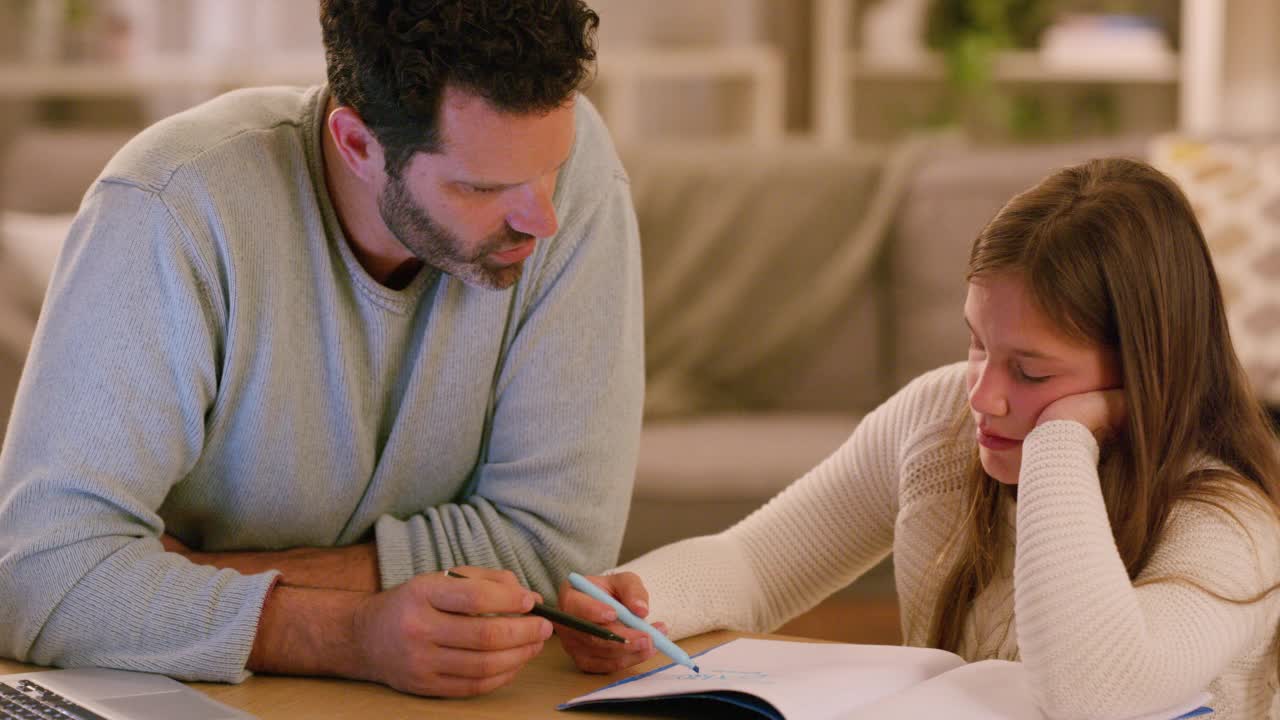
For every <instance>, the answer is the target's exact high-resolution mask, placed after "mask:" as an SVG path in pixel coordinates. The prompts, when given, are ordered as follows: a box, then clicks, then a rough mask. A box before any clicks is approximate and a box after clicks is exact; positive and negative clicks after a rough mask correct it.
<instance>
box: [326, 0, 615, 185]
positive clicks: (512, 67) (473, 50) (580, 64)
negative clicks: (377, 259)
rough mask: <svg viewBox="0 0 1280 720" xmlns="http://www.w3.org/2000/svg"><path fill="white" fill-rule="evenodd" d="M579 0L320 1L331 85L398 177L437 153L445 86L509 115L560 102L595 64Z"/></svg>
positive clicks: (588, 21) (591, 34) (592, 28)
mask: <svg viewBox="0 0 1280 720" xmlns="http://www.w3.org/2000/svg"><path fill="white" fill-rule="evenodd" d="M599 24H600V18H599V16H597V15H596V13H595V12H593V11H592V10H591V9H590V8H588V7H587V6H586V4H585V3H584V2H582V0H321V3H320V25H321V29H322V30H323V34H324V47H325V61H326V64H327V69H328V77H329V89H330V92H332V93H333V96H334V98H336V100H337V102H338V103H340V104H342V105H347V106H349V107H351V108H353V109H354V110H355V111H356V112H357V113H359V114H360V117H361V119H363V120H364V122H365V124H366V125H368V126H369V128H370V129H371V130H372V131H373V133H374V135H375V136H376V137H377V138H378V142H379V143H380V144H381V145H382V147H383V150H384V153H385V155H386V165H387V172H388V173H391V174H393V175H398V174H399V172H400V171H401V170H402V169H403V168H404V165H405V164H406V163H407V162H408V161H409V158H410V157H412V155H413V154H414V153H415V152H437V151H439V149H440V135H439V127H438V123H437V118H438V117H439V112H440V102H441V98H442V97H443V95H444V89H445V87H446V86H447V85H451V86H453V87H455V88H458V89H463V90H466V91H468V92H470V93H474V94H476V95H478V96H480V97H482V98H484V99H485V100H487V101H488V102H489V103H491V104H492V105H493V106H494V107H495V108H497V109H498V110H501V111H503V112H510V113H532V112H547V111H550V110H554V109H555V108H557V107H560V106H561V105H563V104H564V103H565V102H567V101H568V100H569V98H570V97H571V96H572V94H573V93H574V92H575V90H577V88H578V87H579V86H580V85H581V84H582V83H583V81H584V80H585V79H586V78H587V76H588V75H589V73H590V72H591V67H592V63H593V61H594V60H595V56H596V51H595V32H596V28H597V27H599Z"/></svg>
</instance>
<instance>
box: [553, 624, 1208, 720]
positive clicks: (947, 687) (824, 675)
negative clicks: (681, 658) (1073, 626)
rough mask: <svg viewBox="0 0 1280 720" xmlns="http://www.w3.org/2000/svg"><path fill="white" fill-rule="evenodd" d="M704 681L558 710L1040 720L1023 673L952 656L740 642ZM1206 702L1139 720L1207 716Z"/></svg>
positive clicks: (664, 682) (635, 685) (708, 656)
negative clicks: (622, 707)
mask: <svg viewBox="0 0 1280 720" xmlns="http://www.w3.org/2000/svg"><path fill="white" fill-rule="evenodd" d="M697 663H698V665H699V670H701V672H698V673H694V672H693V671H692V670H689V669H688V668H685V667H681V666H679V665H668V666H666V667H663V668H659V669H657V670H654V671H652V672H648V673H645V674H643V675H637V676H634V677H630V678H627V679H625V680H622V681H619V682H616V683H614V684H612V685H608V686H606V687H603V688H601V689H599V690H596V691H594V692H590V693H587V694H586V695H583V696H581V697H578V698H574V699H573V700H570V701H569V702H567V703H565V704H563V705H561V706H560V707H559V709H561V710H567V709H571V708H576V707H583V706H591V707H592V709H593V710H602V709H605V708H603V707H601V704H605V703H610V704H624V703H625V704H628V705H636V704H640V703H644V704H646V705H654V709H655V710H656V709H658V708H657V705H658V704H661V705H665V706H669V707H667V708H664V709H666V710H675V711H676V712H677V713H679V712H680V711H681V710H682V709H685V708H687V710H688V715H689V717H703V716H704V715H705V714H707V713H709V712H712V708H711V707H709V704H710V705H719V706H721V707H720V708H718V709H717V710H716V712H715V714H716V716H717V717H719V716H721V715H723V714H724V710H726V709H730V708H733V707H736V708H739V709H740V713H738V714H739V715H740V716H741V717H752V718H758V717H766V718H775V719H777V720H783V719H784V718H785V719H786V720H826V719H828V718H829V719H831V720H836V719H837V718H839V719H840V720H868V719H869V718H906V717H946V718H948V720H979V719H981V720H990V719H992V718H995V719H997V720H999V719H1002V718H1007V719H1009V720H1014V719H1016V720H1023V719H1026V720H1039V719H1040V718H1043V717H1044V715H1043V713H1041V712H1040V709H1039V708H1038V707H1037V706H1036V703H1035V701H1034V700H1033V699H1032V695H1031V689H1030V688H1029V687H1028V685H1027V682H1026V678H1025V676H1024V674H1023V669H1022V665H1021V664H1020V663H1015V662H1007V661H1004V660H985V661H983V662H976V663H965V661H964V660H963V659H962V658H960V656H958V655H955V654H952V653H949V652H946V651H945V650H932V649H928V648H913V647H897V646H892V645H848V644H840V643H805V642H788V641H783V640H755V639H747V638H740V639H737V640H732V641H730V642H727V643H725V644H723V645H720V646H718V647H715V648H712V649H710V650H708V651H706V652H704V653H702V654H700V655H698V656H697ZM1209 698H1210V696H1209V695H1208V694H1207V693H1203V694H1199V696H1198V697H1194V698H1170V702H1173V701H1175V700H1185V702H1182V703H1180V704H1178V705H1175V706H1173V707H1170V708H1168V709H1167V710H1164V711H1161V712H1159V713H1155V714H1152V715H1146V716H1143V718H1142V719H1141V720H1170V719H1171V718H1184V717H1194V716H1198V715H1206V716H1207V715H1208V714H1209V713H1211V712H1212V711H1211V710H1210V709H1209V708H1207V707H1203V704H1204V703H1205V702H1207V701H1208V700H1209Z"/></svg>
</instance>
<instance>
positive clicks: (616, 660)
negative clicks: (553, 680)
mask: <svg viewBox="0 0 1280 720" xmlns="http://www.w3.org/2000/svg"><path fill="white" fill-rule="evenodd" d="M587 579H588V580H590V581H591V582H593V583H595V584H596V585H598V586H599V587H600V588H602V589H603V590H604V591H605V592H607V593H609V594H610V595H612V596H613V597H614V598H616V599H617V600H618V602H620V603H622V604H623V606H624V607H626V608H627V609H628V610H630V611H631V612H633V613H635V614H636V616H637V617H642V618H643V617H645V616H647V615H648V614H649V591H648V590H645V588H644V583H642V582H640V577H639V576H638V575H636V574H635V573H629V572H627V573H618V574H617V575H592V576H590V577H588V578H587ZM560 609H561V610H563V611H565V612H567V613H570V614H572V615H576V616H577V617H580V618H582V619H583V620H589V621H591V622H593V623H595V624H597V625H601V626H603V627H605V628H608V629H609V630H612V631H613V632H614V633H617V634H618V635H621V636H622V637H624V638H626V639H627V643H626V644H625V645H624V644H622V643H619V642H613V641H611V640H604V639H602V638H598V637H594V636H592V635H588V634H586V633H582V632H578V631H577V630H571V629H569V628H567V627H564V626H562V625H556V626H555V630H556V634H557V635H559V636H560V645H561V646H563V647H564V649H565V652H567V653H569V657H571V658H573V664H574V665H577V666H578V669H579V670H581V671H583V672H589V673H611V672H617V671H618V670H622V669H623V668H628V667H631V666H632V665H635V664H636V663H640V662H644V661H645V660H648V659H649V658H651V657H653V655H654V653H655V652H657V650H656V649H655V648H654V647H653V640H652V639H651V638H650V637H649V636H648V635H646V634H645V633H643V632H641V631H639V630H634V629H632V628H629V627H627V626H626V625H623V624H622V623H620V622H618V614H617V613H616V612H614V610H613V608H610V607H609V606H607V605H605V604H604V603H602V602H600V601H598V600H593V599H592V598H590V597H587V595H586V594H584V593H581V592H578V591H577V590H575V589H574V588H573V586H572V585H570V584H569V582H568V581H567V580H566V581H565V582H564V583H562V584H561V585H560ZM652 624H653V626H654V628H656V629H657V630H658V632H661V633H663V634H664V635H665V634H666V632H667V627H666V625H664V624H663V623H652Z"/></svg>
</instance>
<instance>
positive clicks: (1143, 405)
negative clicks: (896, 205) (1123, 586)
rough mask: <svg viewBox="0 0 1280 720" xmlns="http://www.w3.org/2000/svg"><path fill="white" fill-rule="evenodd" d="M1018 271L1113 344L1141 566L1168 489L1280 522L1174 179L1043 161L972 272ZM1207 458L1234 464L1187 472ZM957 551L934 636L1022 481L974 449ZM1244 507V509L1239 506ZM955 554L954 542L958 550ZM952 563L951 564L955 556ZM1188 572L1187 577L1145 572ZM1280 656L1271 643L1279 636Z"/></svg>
mask: <svg viewBox="0 0 1280 720" xmlns="http://www.w3.org/2000/svg"><path fill="white" fill-rule="evenodd" d="M1002 273H1016V274H1018V275H1020V276H1021V277H1022V278H1023V279H1024V280H1025V281H1026V283H1027V287H1028V288H1029V292H1030V294H1031V295H1032V297H1033V300H1034V302H1035V303H1036V304H1037V305H1038V306H1039V309H1040V310H1041V311H1042V312H1043V313H1045V316H1046V317H1048V318H1049V319H1050V320H1051V321H1052V322H1053V323H1054V324H1055V326H1057V327H1058V328H1061V329H1062V330H1063V331H1064V332H1065V333H1067V334H1068V335H1070V336H1072V337H1074V338H1077V339H1083V340H1088V341H1090V342H1093V343H1097V344H1100V345H1102V346H1104V347H1107V348H1111V349H1114V350H1115V351H1116V352H1117V354H1118V356H1119V359H1120V365H1121V368H1122V373H1123V382H1124V395H1125V401H1126V403H1127V406H1128V417H1127V423H1126V426H1125V427H1124V428H1122V429H1121V431H1120V432H1119V433H1118V436H1117V437H1116V438H1115V439H1114V440H1113V441H1111V442H1109V443H1108V444H1107V445H1106V446H1105V447H1104V448H1103V453H1102V459H1101V462H1100V463H1099V468H1098V474H1099V479H1100V481H1101V486H1102V494H1103V498H1104V500H1105V502H1106V508H1107V514H1108V516H1109V518H1110V521H1111V531H1112V534H1113V535H1114V536H1115V541H1116V547H1117V548H1118V549H1119V552H1120V557H1121V559H1122V560H1123V561H1124V565H1125V568H1126V569H1127V570H1128V572H1129V577H1130V579H1133V578H1136V577H1137V576H1138V574H1139V573H1141V572H1142V570H1143V568H1145V567H1146V565H1147V562H1148V561H1149V560H1150V558H1151V554H1152V551H1153V550H1154V548H1155V546H1156V544H1157V542H1158V541H1159V539H1160V536H1161V532H1162V531H1163V530H1164V526H1165V522H1166V520H1167V519H1168V518H1169V513H1170V510H1171V508H1172V507H1173V505H1174V503H1175V502H1178V501H1184V500H1191V501H1197V502H1203V503H1209V504H1212V505H1214V506H1216V507H1219V508H1221V509H1223V510H1224V511H1226V512H1227V513H1229V514H1231V515H1232V517H1237V516H1236V515H1235V514H1234V513H1232V510H1231V508H1232V507H1233V506H1234V507H1237V508H1238V507H1240V503H1241V502H1247V503H1253V504H1255V505H1256V506H1259V507H1262V508H1264V509H1265V510H1266V511H1268V512H1270V513H1272V514H1273V515H1274V516H1275V517H1276V518H1277V522H1278V523H1280V455H1278V454H1277V444H1276V437H1275V436H1274V434H1273V430H1272V428H1271V425H1270V420H1269V418H1268V417H1267V415H1266V414H1265V412H1264V410H1263V407H1262V405H1261V403H1260V402H1259V401H1258V399H1257V398H1256V396H1255V395H1254V393H1253V391H1252V390H1251V387H1250V385H1249V382H1248V380H1247V379H1246V377H1245V375H1244V371H1243V369H1242V368H1241V366H1240V363H1239V361H1238V360H1237V358H1236V354H1235V351H1234V350H1233V348H1232V345H1231V336H1230V333H1229V332H1228V329H1227V319H1226V312H1225V310H1224V306H1223V300H1222V292H1221V289H1220V288H1219V286H1218V278H1217V276H1216V275H1215V274H1214V270H1213V262H1212V260H1211V258H1210V255H1209V248H1208V246H1207V245H1206V243H1205V240H1204V235H1203V233H1202V232H1201V229H1200V225H1199V223H1197V222H1196V218H1195V215H1194V213H1193V212H1192V209H1191V205H1190V203H1189V202H1188V201H1187V199H1186V197H1185V196H1184V195H1183V194H1182V192H1181V190H1179V189H1178V187H1177V185H1176V184H1175V183H1174V182H1173V181H1172V180H1170V179H1169V178H1168V177H1166V176H1165V175H1164V174H1162V173H1160V172H1159V171H1157V170H1155V169H1154V168H1152V167H1151V166H1149V165H1146V164H1144V163H1140V162H1136V161H1131V160H1122V159H1104V160H1094V161H1091V162H1087V163H1084V164H1082V165H1077V166H1074V167H1068V168H1065V169H1063V170H1060V171H1058V172H1056V173H1054V174H1053V175H1050V176H1049V177H1047V178H1046V179H1044V180H1043V181H1041V182H1040V183H1039V184H1038V185H1036V186H1035V187H1033V188H1031V189H1030V190H1027V191H1025V192H1023V193H1021V194H1019V195H1017V196H1016V197H1014V198H1013V199H1012V200H1010V201H1009V203H1008V204H1007V205H1005V207H1004V209H1002V210H1001V211H1000V212H999V213H998V214H997V215H996V217H995V218H994V219H993V220H992V221H991V222H990V223H989V224H988V225H987V227H986V228H985V229H983V231H982V232H981V233H980V234H979V235H978V238H977V240H976V241H975V242H974V244H973V250H972V252H971V253H970V256H969V268H968V278H969V279H970V280H972V279H974V278H978V277H982V276H990V275H994V274H1002ZM1204 458H1211V459H1214V460H1216V461H1218V462H1220V463H1222V464H1223V465H1225V466H1226V467H1227V468H1229V470H1228V471H1208V472H1191V470H1192V469H1193V468H1195V467H1196V466H1197V462H1198V461H1199V460H1202V459H1204ZM969 474H970V477H969V482H967V483H966V488H967V489H966V494H967V496H966V502H965V508H964V510H965V512H964V515H963V518H964V519H963V520H962V521H961V524H960V526H959V528H958V531H957V534H956V536H955V537H954V538H953V541H952V543H951V544H950V545H949V547H948V549H946V550H944V554H945V555H948V556H950V557H957V558H958V561H957V562H954V564H951V568H952V569H951V570H950V573H949V575H948V576H947V577H946V579H945V580H944V582H943V585H942V593H941V595H940V597H939V600H938V603H937V605H936V607H935V608H934V612H933V622H932V624H931V626H930V627H931V629H930V634H929V639H930V644H931V645H933V646H935V647H940V648H943V649H946V650H952V651H955V650H957V649H958V646H959V643H960V638H961V627H962V624H963V622H964V618H965V616H966V613H967V611H968V609H969V607H970V605H971V604H972V602H973V601H974V599H975V598H976V597H977V596H978V594H979V593H980V592H981V591H982V590H983V588H985V587H986V586H987V585H988V584H989V583H990V582H991V580H992V578H993V576H994V574H995V571H996V568H997V558H998V557H999V553H998V549H999V547H1000V546H1001V544H1002V543H1004V542H1005V541H1006V540H1007V538H1005V537H1003V534H1004V533H1006V532H1007V529H1006V524H1005V523H1004V522H1003V521H1002V520H1001V515H1000V508H1001V505H1002V503H1003V502H1004V501H1005V500H1006V499H1007V498H1010V497H1011V496H1015V493H1016V488H1014V487H1011V486H1008V485H1003V484H1001V483H998V482H996V481H995V480H993V479H992V478H991V477H989V476H988V475H987V474H986V472H985V471H984V470H983V469H982V464H981V463H980V462H979V460H978V454H977V450H976V448H975V450H974V454H973V458H972V460H971V463H970V470H969ZM1237 520H1238V518H1237ZM953 553H954V554H953ZM949 564H950V563H949ZM1168 580H1172V581H1177V582H1190V583H1191V584H1193V585H1196V586H1197V587H1201V589H1203V590H1205V591H1206V592H1209V593H1210V594H1213V595H1214V596H1216V597H1219V598H1221V599H1223V600H1227V601H1230V602H1239V603H1248V602H1257V601H1260V600H1261V599H1262V598H1263V597H1265V596H1267V595H1268V594H1269V593H1270V592H1272V591H1275V590H1276V589H1277V588H1280V586H1276V587H1272V588H1270V589H1269V590H1265V591H1263V592H1261V593H1259V594H1258V595H1257V596H1255V597H1252V598H1228V597H1223V596H1222V595H1220V594H1219V593H1217V592H1215V591H1214V590H1213V589H1212V588H1204V587H1202V586H1200V585H1199V584H1197V583H1195V582H1194V581H1191V580H1190V579H1188V578H1164V577H1161V578H1154V579H1150V580H1146V581H1144V582H1160V581H1168ZM1277 653H1278V654H1277V663H1278V667H1280V643H1277Z"/></svg>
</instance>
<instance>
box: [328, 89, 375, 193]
mask: <svg viewBox="0 0 1280 720" xmlns="http://www.w3.org/2000/svg"><path fill="white" fill-rule="evenodd" d="M326 124H327V125H328V126H329V135H330V136H331V137H333V144H334V145H335V146H337V148H338V155H339V156H340V157H341V158H342V162H344V163H345V164H346V166H347V168H348V169H350V170H351V172H352V173H354V174H355V175H356V176H357V177H359V178H360V179H361V180H364V181H365V182H375V181H376V179H377V178H379V177H381V175H382V174H383V173H384V172H385V170H386V165H385V159H384V156H383V154H382V145H381V144H380V143H379V142H378V138H376V137H374V134H373V131H372V130H370V129H369V126H368V125H365V124H364V120H362V119H361V118H360V115H359V114H358V113H356V111H355V110H354V109H353V108H350V107H347V106H345V105H340V106H338V107H336V108H334V109H333V110H332V111H330V112H329V117H328V118H327V119H326Z"/></svg>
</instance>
